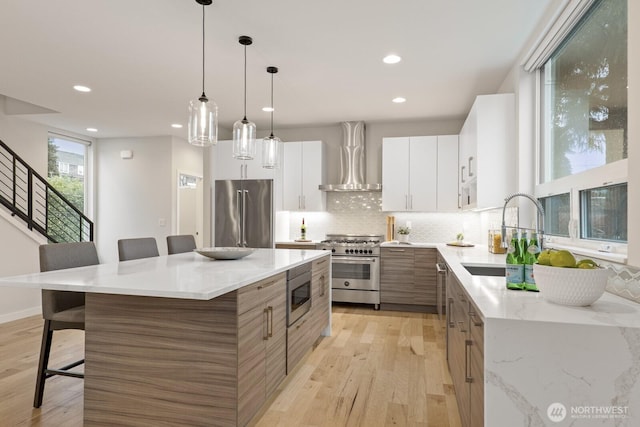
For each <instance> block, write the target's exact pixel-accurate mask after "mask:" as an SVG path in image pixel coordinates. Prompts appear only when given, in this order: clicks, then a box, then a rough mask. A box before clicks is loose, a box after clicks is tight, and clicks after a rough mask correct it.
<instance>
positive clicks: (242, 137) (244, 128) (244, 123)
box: [233, 36, 256, 160]
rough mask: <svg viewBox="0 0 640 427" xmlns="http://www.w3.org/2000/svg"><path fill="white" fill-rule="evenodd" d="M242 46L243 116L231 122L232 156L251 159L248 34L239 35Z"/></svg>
mask: <svg viewBox="0 0 640 427" xmlns="http://www.w3.org/2000/svg"><path fill="white" fill-rule="evenodd" d="M238 41H239V42H240V44H241V45H243V46H244V117H243V119H242V120H238V121H237V122H235V123H234V124H233V157H235V158H236V159H240V160H251V159H253V158H254V157H255V155H256V125H255V124H253V123H252V122H250V121H249V120H247V46H249V45H251V43H253V40H252V39H251V37H249V36H240V37H239V38H238Z"/></svg>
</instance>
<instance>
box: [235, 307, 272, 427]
mask: <svg viewBox="0 0 640 427" xmlns="http://www.w3.org/2000/svg"><path fill="white" fill-rule="evenodd" d="M266 320H267V314H266V312H265V311H264V309H263V305H262V304H259V306H254V307H253V308H252V309H250V310H249V311H246V312H245V313H242V314H240V315H239V316H238V425H246V424H247V423H248V422H249V420H251V418H252V417H253V416H254V415H255V414H256V413H257V412H258V410H259V409H260V407H261V406H262V404H263V403H264V402H265V401H266V378H265V369H266V364H265V340H266V333H267V331H266Z"/></svg>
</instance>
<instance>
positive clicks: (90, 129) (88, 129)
mask: <svg viewBox="0 0 640 427" xmlns="http://www.w3.org/2000/svg"><path fill="white" fill-rule="evenodd" d="M87 132H98V129H96V128H87Z"/></svg>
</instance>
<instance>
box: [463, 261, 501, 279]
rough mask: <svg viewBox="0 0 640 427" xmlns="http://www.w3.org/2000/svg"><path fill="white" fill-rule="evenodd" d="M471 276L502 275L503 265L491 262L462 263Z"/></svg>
mask: <svg viewBox="0 0 640 427" xmlns="http://www.w3.org/2000/svg"><path fill="white" fill-rule="evenodd" d="M462 266H463V267H464V268H466V269H467V271H468V272H469V273H471V274H472V275H473V276H497V277H504V276H505V273H504V267H500V266H498V265H491V264H486V265H482V264H462Z"/></svg>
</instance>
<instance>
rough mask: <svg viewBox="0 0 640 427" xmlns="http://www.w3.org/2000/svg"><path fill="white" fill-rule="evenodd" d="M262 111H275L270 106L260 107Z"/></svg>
mask: <svg viewBox="0 0 640 427" xmlns="http://www.w3.org/2000/svg"><path fill="white" fill-rule="evenodd" d="M262 111H264V112H265V113H270V112H272V111H275V108H271V107H262Z"/></svg>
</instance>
